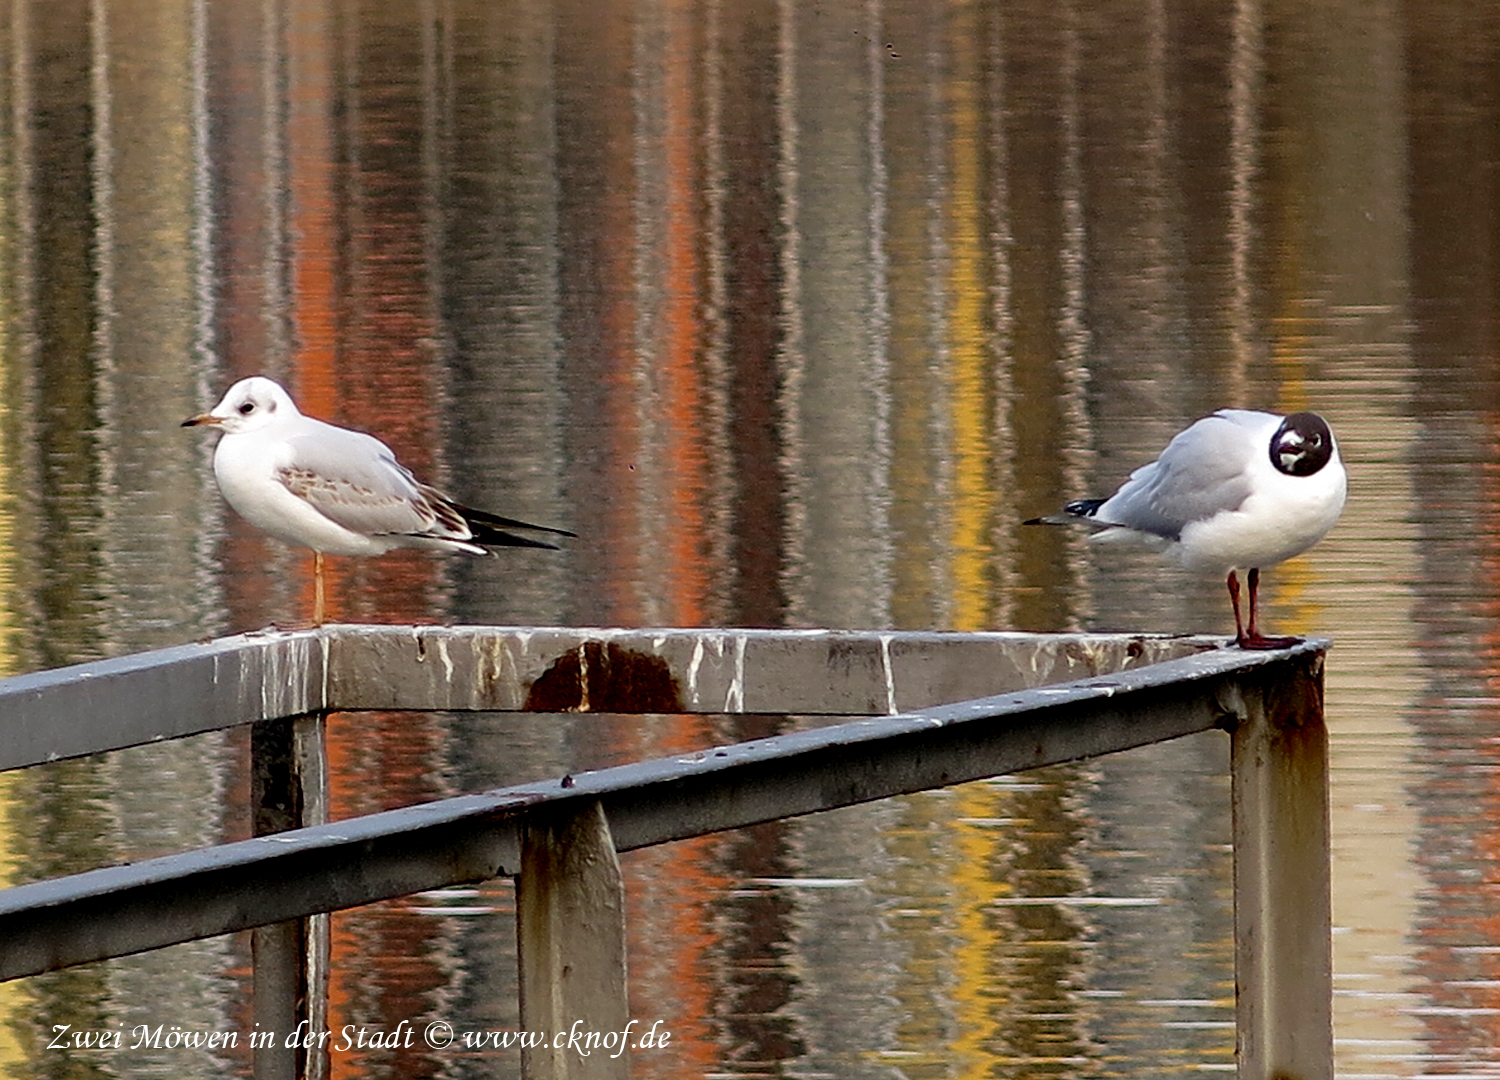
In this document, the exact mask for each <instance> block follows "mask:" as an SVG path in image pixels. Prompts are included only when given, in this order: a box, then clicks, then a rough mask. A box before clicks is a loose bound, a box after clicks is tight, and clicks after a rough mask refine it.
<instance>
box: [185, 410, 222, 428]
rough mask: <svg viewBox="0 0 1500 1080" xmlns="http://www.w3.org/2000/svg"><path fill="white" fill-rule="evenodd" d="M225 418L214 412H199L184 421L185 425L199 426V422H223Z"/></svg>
mask: <svg viewBox="0 0 1500 1080" xmlns="http://www.w3.org/2000/svg"><path fill="white" fill-rule="evenodd" d="M223 422H224V418H223V417H222V416H215V415H213V414H212V413H199V414H198V415H197V416H189V417H188V418H187V419H186V420H184V421H183V422H182V426H183V427H197V426H198V425H199V424H222V423H223Z"/></svg>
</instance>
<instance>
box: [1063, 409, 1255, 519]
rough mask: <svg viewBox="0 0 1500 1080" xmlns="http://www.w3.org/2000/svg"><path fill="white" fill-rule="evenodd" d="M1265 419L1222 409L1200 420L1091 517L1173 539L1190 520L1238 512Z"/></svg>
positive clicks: (1137, 473)
mask: <svg viewBox="0 0 1500 1080" xmlns="http://www.w3.org/2000/svg"><path fill="white" fill-rule="evenodd" d="M1264 415H1265V414H1256V413H1248V412H1240V411H1235V412H1230V411H1228V410H1226V411H1225V412H1224V413H1216V414H1214V415H1213V416H1208V417H1204V418H1203V419H1202V420H1199V421H1198V422H1197V423H1195V424H1194V425H1193V426H1192V427H1190V428H1188V429H1187V430H1185V431H1182V432H1179V433H1178V434H1177V436H1176V437H1175V438H1173V439H1172V441H1171V442H1170V443H1168V444H1167V448H1166V449H1165V450H1163V451H1162V454H1161V457H1159V458H1157V459H1156V460H1155V461H1153V462H1152V463H1151V464H1149V465H1144V466H1142V467H1141V468H1139V469H1137V470H1136V471H1135V472H1133V473H1131V474H1130V479H1129V480H1127V481H1126V482H1125V483H1124V484H1123V485H1122V486H1121V487H1120V490H1119V491H1117V492H1115V494H1114V495H1112V496H1111V497H1110V498H1109V499H1107V500H1105V501H1104V502H1103V503H1102V504H1100V505H1099V506H1098V508H1097V510H1095V512H1094V513H1093V514H1092V515H1090V516H1091V518H1092V519H1093V520H1094V521H1096V522H1098V523H1099V524H1101V525H1121V526H1124V527H1125V528H1128V529H1135V530H1137V531H1139V532H1143V533H1150V534H1152V535H1154V536H1161V537H1165V538H1166V539H1169V540H1177V539H1179V538H1180V537H1181V535H1182V530H1183V529H1184V528H1186V527H1187V526H1188V525H1189V524H1191V523H1192V522H1195V521H1202V520H1204V519H1206V518H1210V517H1213V516H1214V515H1215V514H1219V513H1223V512H1226V511H1230V510H1235V509H1238V508H1239V507H1240V506H1241V505H1242V504H1243V503H1244V501H1245V499H1246V498H1247V497H1248V496H1249V495H1250V489H1251V479H1250V475H1249V466H1250V464H1251V459H1252V457H1253V455H1254V454H1256V453H1258V452H1259V449H1260V447H1259V441H1260V440H1259V435H1258V433H1257V430H1256V429H1258V428H1259V427H1261V426H1263V424H1262V423H1260V422H1258V418H1260V417H1263V416H1264ZM1271 419H1273V420H1274V418H1271ZM1273 429H1274V425H1273ZM1268 437H1269V435H1268Z"/></svg>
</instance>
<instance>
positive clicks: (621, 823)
mask: <svg viewBox="0 0 1500 1080" xmlns="http://www.w3.org/2000/svg"><path fill="white" fill-rule="evenodd" d="M1325 647H1326V642H1322V641H1318V640H1312V641H1308V642H1306V643H1303V644H1300V645H1297V646H1294V647H1292V648H1290V649H1286V650H1278V651H1274V652H1265V653H1252V652H1243V651H1240V650H1216V651H1212V652H1205V653H1199V654H1197V655H1193V656H1189V657H1185V658H1182V659H1178V660H1172V661H1168V662H1165V663H1160V664H1153V665H1150V666H1148V667H1143V668H1139V669H1136V670H1130V671H1124V672H1120V673H1118V674H1114V675H1108V676H1098V677H1094V678H1089V679H1083V680H1078V681H1074V682H1070V683H1061V684H1058V685H1053V686H1046V687H1042V688H1039V689H1033V690H1024V691H1017V692H1014V693H1007V694H1002V695H999V696H994V697H988V698H983V699H978V700H972V701H964V702H960V703H956V704H951V705H943V706H937V707H933V708H929V709H923V710H921V711H918V712H913V713H909V714H902V715H897V716H889V717H879V718H873V719H867V720H857V721H854V722H851V723H845V724H839V725H835V726H831V727H826V728H820V729H816V730H810V731H803V732H797V733H794V734H788V735H781V736H777V737H775V738H770V739H762V740H757V741H755V742H748V743H740V744H735V745H733V746H725V747H719V748H713V749H706V750H703V751H700V752H696V753H693V754H688V755H682V756H678V757H674V758H664V759H659V760H656V761H648V762H642V763H637V764H632V765H624V766H620V767H617V768H611V769H604V770H599V771H597V772H590V773H584V774H580V775H579V776H577V777H573V778H569V779H567V780H564V781H562V782H559V781H558V780H549V781H545V782H540V783H533V784H524V785H519V786H516V787H510V788H504V789H500V790H497V791H493V792H489V793H485V794H480V795H468V796H462V797H459V798H453V799H445V800H441V801H437V802H433V803H428V804H424V805H421V806H414V807H409V808H406V809H401V810H394V811H388V812H386V813H382V814H374V815H370V816H367V817H361V818H355V819H352V820H348V821H343V822H338V823H335V824H330V825H324V826H316V827H312V828H306V829H298V830H293V831H290V832H285V833H280V834H277V835H275V836H270V837H264V838H259V839H254V840H247V841H242V842H239V843H235V844H227V845H223V846H220V847H215V848H209V849H205V850H201V851H195V852H188V853H185V854H182V855H173V856H168V857H165V858H159V859H152V860H148V861H144V862H141V863H138V864H135V865H131V866H121V867H110V868H105V869H100V870H95V871H90V872H88V873H84V874H79V875H75V876H73V877H68V878H60V879H56V880H53V881H46V882H38V883H35V884H31V885H23V886H20V887H18V888H14V889H10V890H6V891H5V892H0V978H14V977H16V976H20V975H28V974H34V973H37V972H40V971H45V970H51V969H53V968H57V967H63V966H67V965H70V964H77V963H82V962H86V961H90V960H96V959H101V958H103V957H107V956H117V955H124V954H127V953H131V952H138V951H141V950H145V949H150V948H156V947H160V946H163V945H169V944H173V943H176V942H180V941H187V940H191V939H194V938H200V937H207V936H211V935H215V934H222V933H227V932H230V931H234V930H240V929H244V928H247V927H252V926H257V925H262V924H265V923H269V922H275V921H279V920H282V919H289V918H295V917H300V916H303V915H308V914H312V913H314V912H318V911H329V910H337V909H341V908H347V907H354V906H357V905H360V904H366V903H371V902H373V901H377V900H383V899H388V898H391V897H395V896H401V895H405V894H407V893H412V892H418V891H422V890H426V889H433V888H440V887H443V886H446V885H452V884H458V883H462V882H471V881H478V880H483V879H486V878H491V877H496V876H505V875H513V874H515V873H516V872H517V869H518V866H519V858H520V843H519V837H520V830H521V829H522V828H524V827H525V826H526V824H527V822H528V820H529V818H530V815H532V814H537V813H540V814H556V813H558V812H559V811H562V812H572V811H573V810H574V809H575V807H576V805H582V801H584V800H598V801H599V802H600V803H601V805H602V806H603V808H604V810H605V813H606V815H607V818H608V821H609V826H610V830H611V832H612V834H613V836H614V838H615V844H616V847H617V848H618V850H621V851H626V850H630V849H633V848H638V847H644V846H648V845H652V844H659V843H664V842H667V841H671V840H678V839H684V838H686V837H690V836H698V835H702V834H705V833H710V832H717V831H719V830H722V829H728V828H734V827H739V826H744V825H750V824H755V823H758V822H762V821H768V820H773V819H776V818H782V817H790V816H795V815H800V814H806V813H812V812H815V811H819V810H826V809H832V808H835V807H840V806H848V805H852V804H854V803H860V802H866V801H870V800H874V799H881V798H886V797H888V796H891V795H897V794H903V793H908V792H913V791H920V790H925V789H929V788H935V787H943V786H947V785H949V784H955V783H959V782H963V781H967V780H974V779H979V778H981V777H987V776H996V775H1000V774H1003V773H1008V772H1014V771H1017V770H1021V769H1028V768H1034V767H1037V766H1041V765H1047V764H1054V763H1057V762H1062V761H1069V760H1074V759H1077V758H1081V757H1089V756H1094V755H1098V754H1102V753H1108V752H1112V751H1118V750H1126V749H1130V748H1132V747H1136V746H1141V745H1145V744H1147V743H1152V742H1158V741H1161V740H1163V739H1170V738H1175V737H1178V736H1181V735H1186V734H1190V733H1192V732H1195V731H1202V730H1206V729H1210V728H1214V727H1232V726H1233V725H1234V724H1235V723H1237V722H1238V720H1239V719H1240V718H1241V717H1242V716H1243V714H1244V702H1245V701H1246V700H1248V699H1251V698H1253V697H1257V696H1258V695H1260V694H1262V693H1264V692H1265V690H1266V689H1267V688H1268V687H1270V686H1272V685H1274V684H1275V683H1276V682H1277V681H1279V680H1283V679H1286V678H1288V677H1289V676H1291V675H1293V674H1305V673H1306V672H1307V671H1311V670H1315V669H1320V667H1321V663H1322V655H1323V650H1324V649H1325Z"/></svg>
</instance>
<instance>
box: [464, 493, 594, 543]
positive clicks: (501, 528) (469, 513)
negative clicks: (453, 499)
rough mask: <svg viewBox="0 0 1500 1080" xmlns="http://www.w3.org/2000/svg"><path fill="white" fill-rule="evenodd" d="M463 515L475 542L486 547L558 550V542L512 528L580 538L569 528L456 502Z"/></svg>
mask: <svg viewBox="0 0 1500 1080" xmlns="http://www.w3.org/2000/svg"><path fill="white" fill-rule="evenodd" d="M453 508H454V509H455V510H457V511H458V512H459V513H460V514H462V515H463V517H464V520H465V521H467V522H468V523H469V528H470V529H472V530H473V532H474V542H475V543H476V544H483V545H484V546H485V547H525V548H546V549H547V550H548V551H557V550H558V547H557V545H556V544H549V543H547V541H545V540H536V539H533V538H532V537H529V536H518V535H516V533H515V532H514V531H512V530H515V529H525V530H527V531H529V532H539V533H546V534H547V535H549V536H568V537H572V538H573V539H575V540H576V539H578V534H577V533H575V532H570V531H569V530H567V529H556V528H553V527H552V526H551V525H533V524H532V523H531V522H529V521H520V520H517V519H516V518H508V517H501V516H500V515H499V514H491V513H490V512H488V511H487V510H475V509H473V508H471V507H467V506H459V505H457V504H454V507H453Z"/></svg>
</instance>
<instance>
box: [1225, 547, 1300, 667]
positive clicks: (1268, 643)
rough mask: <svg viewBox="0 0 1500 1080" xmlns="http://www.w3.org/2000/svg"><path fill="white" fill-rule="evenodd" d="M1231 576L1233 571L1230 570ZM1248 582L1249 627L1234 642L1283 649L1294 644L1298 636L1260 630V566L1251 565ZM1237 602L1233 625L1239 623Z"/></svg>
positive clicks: (1245, 645) (1249, 647) (1249, 645)
mask: <svg viewBox="0 0 1500 1080" xmlns="http://www.w3.org/2000/svg"><path fill="white" fill-rule="evenodd" d="M1231 576H1233V572H1232V571H1231ZM1248 578H1249V582H1250V627H1249V632H1248V633H1242V634H1241V635H1240V636H1239V637H1238V638H1236V639H1235V644H1236V645H1238V646H1239V647H1240V648H1242V649H1285V648H1286V647H1287V646H1289V645H1295V644H1297V642H1299V641H1301V640H1302V639H1301V638H1298V637H1266V636H1265V635H1264V634H1262V633H1261V632H1260V621H1259V619H1260V615H1259V607H1260V568H1259V567H1254V566H1252V567H1251V568H1250V573H1249V575H1248ZM1239 618H1240V611H1239V604H1238V603H1236V604H1235V609H1234V619H1235V625H1236V626H1238V625H1239Z"/></svg>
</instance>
